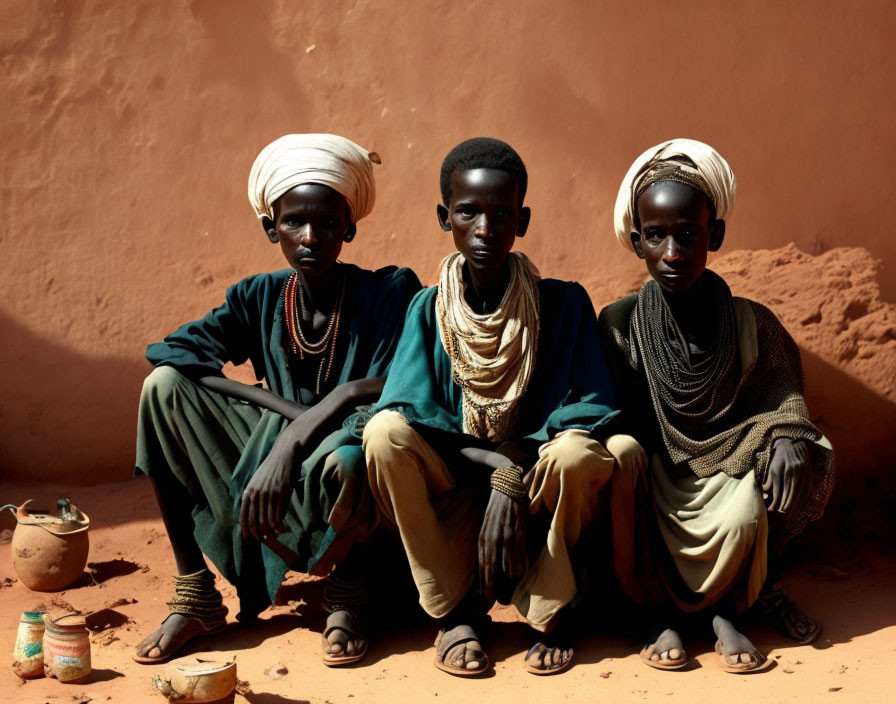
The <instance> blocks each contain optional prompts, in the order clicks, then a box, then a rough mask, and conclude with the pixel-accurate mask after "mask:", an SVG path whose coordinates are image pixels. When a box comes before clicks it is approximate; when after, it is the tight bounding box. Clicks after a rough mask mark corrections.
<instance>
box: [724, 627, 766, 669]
mask: <svg viewBox="0 0 896 704" xmlns="http://www.w3.org/2000/svg"><path fill="white" fill-rule="evenodd" d="M712 629H713V630H714V631H715V633H716V637H717V638H718V640H717V641H716V652H717V653H718V654H719V655H720V656H721V658H722V664H723V667H725V669H726V670H728V671H729V672H750V671H753V670H757V669H759V668H761V667H762V666H763V665H764V664H765V656H764V655H763V654H762V653H760V652H759V651H758V650H756V647H755V646H754V645H753V644H752V643H751V642H750V639H749V638H747V637H746V636H745V635H744V634H743V633H741V632H740V631H738V630H737V629H736V628H735V627H734V624H732V623H731V621H729V620H727V619H724V618H722V617H721V616H716V617H715V618H713V620H712Z"/></svg>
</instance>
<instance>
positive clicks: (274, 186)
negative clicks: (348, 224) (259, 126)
mask: <svg viewBox="0 0 896 704" xmlns="http://www.w3.org/2000/svg"><path fill="white" fill-rule="evenodd" d="M374 163H377V164H379V163H380V158H379V156H378V155H377V154H376V152H368V151H367V150H366V149H363V148H362V147H360V146H358V145H357V144H355V143H354V142H352V141H351V140H350V139H346V138H345V137H339V136H337V135H335V134H288V135H285V136H283V137H280V139H275V140H274V141H273V142H271V143H270V144H269V145H268V146H266V147H265V148H264V149H262V150H261V153H260V154H259V155H258V156H257V157H256V159H255V163H254V164H252V170H251V171H250V172H249V202H250V203H251V204H252V207H253V208H255V212H256V213H257V214H258V217H259V218H261V217H265V216H267V217H269V218H271V219H273V218H274V211H273V208H272V205H273V203H274V201H275V200H277V199H278V198H279V197H280V196H282V195H283V194H284V193H286V192H287V191H289V190H290V189H292V188H295V187H296V186H300V185H302V184H304V183H317V184H321V185H324V186H329V187H330V188H332V189H333V190H334V191H336V192H337V193H340V194H342V195H343V196H344V197H345V200H346V201H348V207H349V209H350V210H351V218H352V222H358V220H360V219H361V218H363V217H364V216H365V215H368V214H369V213H370V211H371V210H373V203H374V201H375V200H376V185H375V184H374V181H373V164H374Z"/></svg>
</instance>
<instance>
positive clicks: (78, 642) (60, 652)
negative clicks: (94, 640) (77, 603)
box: [44, 613, 91, 683]
mask: <svg viewBox="0 0 896 704" xmlns="http://www.w3.org/2000/svg"><path fill="white" fill-rule="evenodd" d="M44 626H45V627H46V630H45V632H44V674H46V676H47V677H54V678H56V679H57V680H59V681H60V682H71V683H77V682H83V681H84V680H85V679H87V677H88V676H89V675H90V672H91V663H90V632H89V631H88V630H87V623H86V620H85V617H84V615H83V614H70V613H63V614H59V615H51V614H47V615H46V616H44Z"/></svg>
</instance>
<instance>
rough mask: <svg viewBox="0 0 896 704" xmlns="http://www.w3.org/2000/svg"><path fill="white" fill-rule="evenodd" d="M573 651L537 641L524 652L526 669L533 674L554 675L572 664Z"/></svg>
mask: <svg viewBox="0 0 896 704" xmlns="http://www.w3.org/2000/svg"><path fill="white" fill-rule="evenodd" d="M573 655H575V651H574V650H573V649H572V648H563V647H560V646H557V645H550V644H545V643H542V642H541V641H539V642H538V643H536V644H535V645H533V646H532V647H531V648H529V652H528V653H526V671H527V672H531V673H532V674H533V675H556V674H558V673H560V672H563V671H564V670H566V669H568V668H569V666H570V665H571V664H572V658H573Z"/></svg>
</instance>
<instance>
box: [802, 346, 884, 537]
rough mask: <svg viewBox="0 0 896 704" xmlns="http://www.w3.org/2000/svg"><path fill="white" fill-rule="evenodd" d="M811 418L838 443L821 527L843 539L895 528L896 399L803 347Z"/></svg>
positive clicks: (832, 442) (877, 535)
mask: <svg viewBox="0 0 896 704" xmlns="http://www.w3.org/2000/svg"><path fill="white" fill-rule="evenodd" d="M800 354H801V355H802V360H803V369H804V372H805V376H806V403H807V404H808V406H809V412H810V414H811V415H812V422H813V423H815V424H816V426H817V427H818V428H819V430H821V432H823V433H824V434H825V435H826V436H827V437H828V439H829V440H830V441H831V444H832V445H833V447H834V461H835V466H836V471H837V478H836V484H835V485H834V492H833V496H832V497H831V501H830V503H829V505H828V508H827V510H826V512H825V515H824V516H823V517H822V518H821V519H820V521H819V522H818V527H817V528H816V530H814V531H813V532H820V531H819V530H818V529H822V530H823V529H824V528H826V527H830V526H833V527H834V529H835V530H836V535H837V537H840V538H844V539H875V540H877V539H891V538H892V537H893V535H894V533H896V524H894V522H893V517H894V516H896V513H894V512H896V476H894V475H893V473H892V472H889V471H888V469H889V468H890V467H892V466H893V465H894V464H896V434H894V433H893V428H896V403H894V402H892V401H890V400H889V399H887V398H884V397H882V396H880V395H879V394H877V393H875V392H874V391H873V390H871V389H869V388H868V387H867V386H865V385H864V384H863V383H862V382H860V381H858V380H856V379H854V378H853V377H851V376H850V375H849V374H847V373H846V372H844V371H842V370H841V369H839V368H837V367H836V366H834V365H833V364H831V363H829V362H827V361H825V360H823V359H821V358H820V357H818V356H817V355H815V354H813V353H812V352H809V351H808V350H805V349H801V350H800Z"/></svg>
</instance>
